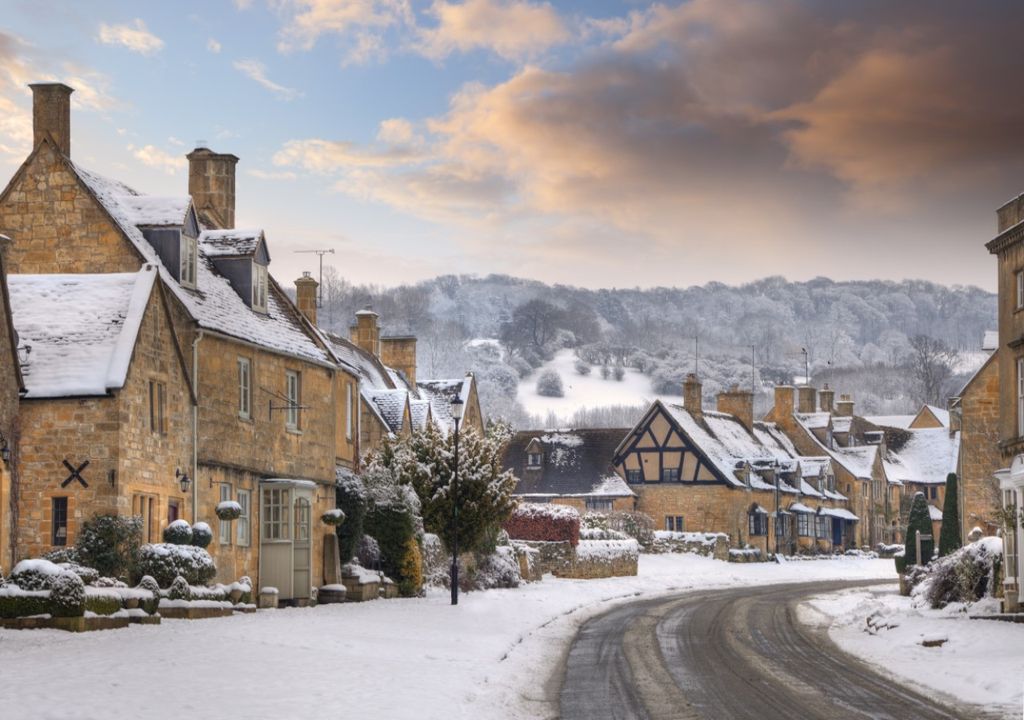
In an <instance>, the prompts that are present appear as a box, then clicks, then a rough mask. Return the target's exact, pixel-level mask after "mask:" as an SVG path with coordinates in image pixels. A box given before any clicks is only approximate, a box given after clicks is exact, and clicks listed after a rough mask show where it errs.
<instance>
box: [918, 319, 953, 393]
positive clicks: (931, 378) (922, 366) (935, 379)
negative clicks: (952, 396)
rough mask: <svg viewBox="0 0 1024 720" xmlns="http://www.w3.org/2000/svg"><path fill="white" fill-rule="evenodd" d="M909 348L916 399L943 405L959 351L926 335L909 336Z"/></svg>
mask: <svg viewBox="0 0 1024 720" xmlns="http://www.w3.org/2000/svg"><path fill="white" fill-rule="evenodd" d="M910 348H911V353H910V359H909V365H910V369H911V371H912V372H913V375H914V381H915V384H916V386H917V387H916V391H917V399H918V400H919V401H920V402H922V403H929V404H931V405H943V404H944V403H945V399H946V398H945V395H946V389H947V388H946V386H947V385H948V384H949V380H950V378H952V377H953V367H954V365H955V364H956V361H957V359H958V356H959V353H958V352H957V351H956V350H954V349H952V348H950V347H948V346H947V345H946V344H945V343H944V342H942V341H941V340H937V339H935V338H933V337H929V336H927V335H915V336H914V337H912V338H910Z"/></svg>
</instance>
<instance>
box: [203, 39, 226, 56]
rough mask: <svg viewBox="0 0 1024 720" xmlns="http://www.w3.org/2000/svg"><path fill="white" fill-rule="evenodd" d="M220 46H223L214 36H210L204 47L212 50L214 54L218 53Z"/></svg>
mask: <svg viewBox="0 0 1024 720" xmlns="http://www.w3.org/2000/svg"><path fill="white" fill-rule="evenodd" d="M222 47H223V46H222V45H221V44H220V43H219V42H217V40H216V39H214V38H210V39H209V40H207V41H206V49H207V50H208V51H210V52H212V53H213V54H214V55H217V54H218V53H220V51H221V48H222Z"/></svg>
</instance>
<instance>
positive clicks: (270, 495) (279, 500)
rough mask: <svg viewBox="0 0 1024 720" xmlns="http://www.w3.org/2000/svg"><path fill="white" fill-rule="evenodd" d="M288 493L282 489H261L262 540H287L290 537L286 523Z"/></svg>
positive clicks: (288, 525)
mask: <svg viewBox="0 0 1024 720" xmlns="http://www.w3.org/2000/svg"><path fill="white" fill-rule="evenodd" d="M288 505H289V496H288V491H287V490H285V489H284V488H264V489H263V510H262V518H261V521H262V522H263V539H264V540H288V539H289V537H290V536H291V533H290V531H289V530H290V523H289V522H288V510H289V507H288Z"/></svg>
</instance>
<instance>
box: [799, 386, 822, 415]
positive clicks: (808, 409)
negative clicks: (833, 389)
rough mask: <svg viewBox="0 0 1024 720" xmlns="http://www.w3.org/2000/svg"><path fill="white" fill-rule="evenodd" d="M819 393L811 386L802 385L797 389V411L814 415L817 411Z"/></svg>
mask: <svg viewBox="0 0 1024 720" xmlns="http://www.w3.org/2000/svg"><path fill="white" fill-rule="evenodd" d="M817 400H818V391H817V390H815V389H814V388H813V387H812V386H810V385H801V386H800V387H798V388H797V389H796V411H797V412H799V413H812V412H814V411H815V410H816V409H817V404H818V403H817Z"/></svg>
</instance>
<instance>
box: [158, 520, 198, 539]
mask: <svg viewBox="0 0 1024 720" xmlns="http://www.w3.org/2000/svg"><path fill="white" fill-rule="evenodd" d="M164 542H165V543H170V544H171V545H191V544H192V526H191V525H189V524H188V522H186V521H185V520H175V521H174V522H172V523H171V524H170V525H168V526H167V527H166V528H164Z"/></svg>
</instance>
